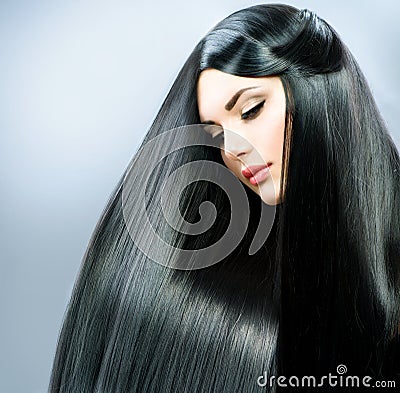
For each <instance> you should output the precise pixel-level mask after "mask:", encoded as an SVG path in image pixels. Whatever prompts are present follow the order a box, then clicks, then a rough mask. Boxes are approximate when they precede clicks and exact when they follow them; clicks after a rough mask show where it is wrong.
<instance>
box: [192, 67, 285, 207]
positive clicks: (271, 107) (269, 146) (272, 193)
mask: <svg viewBox="0 0 400 393" xmlns="http://www.w3.org/2000/svg"><path fill="white" fill-rule="evenodd" d="M197 99H198V109H199V114H200V121H201V122H202V123H203V124H215V125H217V126H220V127H210V128H209V129H210V131H209V132H210V133H211V135H212V136H213V137H215V138H218V139H219V141H220V146H221V155H222V159H223V161H224V163H225V165H226V166H227V167H228V168H229V169H230V170H231V171H232V172H233V173H234V174H235V175H236V176H237V177H238V178H239V179H240V180H241V181H242V182H243V183H244V184H245V185H246V186H248V187H249V188H250V189H252V190H253V191H254V192H256V193H257V194H258V195H260V197H261V199H262V200H263V201H264V202H265V203H267V204H269V205H276V204H278V203H281V199H282V198H281V196H280V195H279V190H280V182H281V167H282V152H283V139H284V132H285V113H286V99H285V92H284V89H283V85H282V82H281V80H280V78H279V77H277V76H269V77H257V78H248V77H240V76H235V75H231V74H226V73H224V72H222V71H218V70H215V69H212V68H208V69H206V70H204V71H202V72H201V73H200V77H199V80H198V85H197Z"/></svg>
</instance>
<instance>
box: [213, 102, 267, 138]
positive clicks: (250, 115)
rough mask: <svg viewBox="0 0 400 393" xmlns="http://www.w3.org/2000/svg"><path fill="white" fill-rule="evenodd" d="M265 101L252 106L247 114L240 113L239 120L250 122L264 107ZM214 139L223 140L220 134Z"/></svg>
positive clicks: (221, 133) (222, 134) (222, 135)
mask: <svg viewBox="0 0 400 393" xmlns="http://www.w3.org/2000/svg"><path fill="white" fill-rule="evenodd" d="M264 103H265V100H264V101H262V102H260V103H259V104H257V105H256V106H253V108H251V109H249V110H248V111H247V112H245V113H242V116H241V119H242V120H251V119H254V118H255V117H256V115H257V114H258V112H259V111H260V109H261V108H262V107H263V106H264ZM214 139H217V140H218V139H221V140H223V139H224V133H223V132H220V133H219V134H218V135H216V136H215V137H214Z"/></svg>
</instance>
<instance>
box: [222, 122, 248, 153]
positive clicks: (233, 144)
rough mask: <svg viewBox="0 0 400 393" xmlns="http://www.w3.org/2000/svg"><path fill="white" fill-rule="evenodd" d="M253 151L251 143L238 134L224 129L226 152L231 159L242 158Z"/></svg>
mask: <svg viewBox="0 0 400 393" xmlns="http://www.w3.org/2000/svg"><path fill="white" fill-rule="evenodd" d="M250 150H251V144H250V142H249V141H248V140H247V139H246V138H245V137H243V136H242V135H240V134H239V133H238V132H235V131H231V130H229V129H224V151H225V155H226V156H228V157H229V158H231V159H238V158H239V157H240V158H242V156H244V155H245V154H248V153H249V152H250Z"/></svg>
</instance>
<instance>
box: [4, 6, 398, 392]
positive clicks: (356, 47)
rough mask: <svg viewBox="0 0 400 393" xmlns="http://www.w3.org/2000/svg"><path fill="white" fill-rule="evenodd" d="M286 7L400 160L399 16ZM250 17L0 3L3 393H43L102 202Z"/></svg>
mask: <svg viewBox="0 0 400 393" xmlns="http://www.w3.org/2000/svg"><path fill="white" fill-rule="evenodd" d="M274 2H275V1H274ZM288 3H289V4H292V5H295V6H298V7H300V8H309V9H311V10H314V11H316V12H317V13H318V14H319V16H321V17H323V18H324V19H326V20H327V21H328V22H329V23H331V24H332V25H333V27H334V28H335V29H336V30H337V31H338V32H339V34H340V35H341V37H342V38H343V40H344V41H345V43H346V44H347V45H348V46H349V47H350V49H351V50H352V52H353V53H354V55H355V56H356V58H357V59H358V61H359V63H360V65H361V67H362V69H363V71H364V73H365V74H366V76H367V79H368V80H369V83H370V86H371V88H372V90H373V92H374V95H375V97H376V100H377V102H378V105H379V108H380V109H381V111H382V114H383V116H384V118H385V119H386V122H387V124H388V127H389V130H390V132H391V134H392V136H393V138H394V139H395V141H396V143H397V145H398V146H400V131H399V128H398V127H397V121H396V120H397V118H396V115H397V112H396V109H397V111H398V101H399V87H400V86H399V75H398V65H397V60H399V26H400V24H399V23H398V15H399V10H400V6H399V5H397V4H398V2H396V1H395V0H393V1H384V0H382V1H365V0H364V1H361V0H359V1H352V2H351V1H334V2H328V1H327V2H322V1H289V2H288ZM253 4H258V2H251V1H233V0H225V1H219V2H215V0H207V1H201V2H196V3H194V2H193V3H188V2H187V1H183V0H180V1H170V2H168V3H167V2H164V3H161V2H160V4H157V3H156V2H146V4H142V3H140V4H137V3H135V2H134V1H130V2H129V1H113V2H111V1H109V2H104V1H80V2H77V1H64V2H55V1H42V0H38V1H2V2H1V3H0V49H1V54H0V148H1V154H0V160H1V165H0V171H1V176H0V179H1V196H0V198H1V223H0V231H1V237H0V239H1V244H0V246H1V275H0V311H1V325H0V329H1V331H0V392H1V393H3V392H4V393H14V392H18V393H19V392H21V393H22V392H23V393H25V392H26V393H28V392H45V391H46V388H47V384H48V379H49V375H50V368H51V364H52V358H53V355H54V351H55V347H56V340H57V336H58V332H59V328H60V326H61V321H62V317H63V314H64V310H65V307H66V304H67V301H68V298H69V295H70V291H71V288H72V285H73V282H74V279H75V277H76V274H77V272H78V269H79V266H80V263H81V259H82V256H83V254H84V251H85V248H86V245H87V243H88V240H89V238H90V235H91V233H92V231H93V229H94V226H95V224H96V221H97V219H98V217H99V215H100V213H101V211H102V209H103V207H104V205H105V203H106V200H107V198H108V196H109V195H110V193H111V191H112V189H113V187H114V185H115V184H116V182H117V180H118V179H119V178H120V176H121V174H122V172H123V170H124V168H125V166H126V165H127V164H128V162H129V160H130V158H131V157H132V155H133V154H134V152H135V149H136V148H137V146H138V143H139V141H140V140H141V138H142V137H143V135H144V134H145V132H146V131H147V128H148V126H149V125H150V123H151V121H152V119H153V117H154V116H155V113H156V112H157V110H158V108H159V106H160V104H161V102H162V100H163V99H164V97H165V95H166V94H167V92H168V90H169V88H170V86H171V84H172V82H173V80H174V78H175V77H176V75H177V73H178V71H179V69H180V68H181V66H182V65H183V63H184V61H185V59H186V58H187V57H188V55H189V54H190V52H191V50H192V49H193V47H194V46H195V44H196V43H197V42H198V40H199V39H200V38H201V37H202V36H203V35H204V34H206V32H207V31H208V30H209V29H210V28H211V27H212V26H214V25H215V24H216V23H217V22H218V21H219V20H220V19H222V18H223V17H225V16H227V15H228V14H230V13H231V12H233V11H236V10H238V9H240V8H244V7H246V6H249V5H253Z"/></svg>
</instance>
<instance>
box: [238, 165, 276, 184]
mask: <svg viewBox="0 0 400 393" xmlns="http://www.w3.org/2000/svg"><path fill="white" fill-rule="evenodd" d="M271 165H272V164H271V163H269V164H267V165H265V164H263V165H252V166H249V167H246V168H245V169H243V170H242V174H243V176H244V177H246V178H248V179H249V180H250V183H251V184H252V185H253V186H255V185H258V184H260V183H262V182H263V181H264V180H266V179H267V178H268V176H269V174H270V173H269V167H270V166H271Z"/></svg>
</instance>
